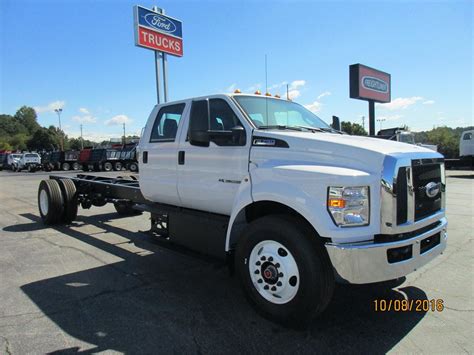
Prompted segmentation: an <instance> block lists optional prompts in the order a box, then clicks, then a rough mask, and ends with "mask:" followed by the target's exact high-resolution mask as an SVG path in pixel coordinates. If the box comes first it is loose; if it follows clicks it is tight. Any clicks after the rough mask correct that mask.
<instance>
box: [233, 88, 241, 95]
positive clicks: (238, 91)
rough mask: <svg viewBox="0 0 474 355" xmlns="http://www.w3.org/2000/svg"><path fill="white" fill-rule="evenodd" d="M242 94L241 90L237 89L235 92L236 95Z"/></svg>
mask: <svg viewBox="0 0 474 355" xmlns="http://www.w3.org/2000/svg"><path fill="white" fill-rule="evenodd" d="M241 93H242V91H240V89H235V90H234V94H241Z"/></svg>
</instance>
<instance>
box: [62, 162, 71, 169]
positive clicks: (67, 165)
mask: <svg viewBox="0 0 474 355" xmlns="http://www.w3.org/2000/svg"><path fill="white" fill-rule="evenodd" d="M61 169H62V170H64V171H68V170H70V169H71V165H70V164H69V163H63V165H61Z"/></svg>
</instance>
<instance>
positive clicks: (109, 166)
mask: <svg viewBox="0 0 474 355" xmlns="http://www.w3.org/2000/svg"><path fill="white" fill-rule="evenodd" d="M103 167H104V171H112V170H114V166H113V164H112V163H111V162H110V161H106V162H105V163H104V166H103Z"/></svg>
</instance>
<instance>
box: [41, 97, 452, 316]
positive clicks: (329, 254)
mask: <svg viewBox="0 0 474 355" xmlns="http://www.w3.org/2000/svg"><path fill="white" fill-rule="evenodd" d="M138 152H139V154H138V161H139V167H140V176H139V178H132V177H122V178H110V177H101V176H99V175H88V174H80V175H77V176H75V177H62V176H60V175H52V176H50V178H49V179H47V180H43V181H42V182H41V183H40V185H39V190H38V205H39V212H40V215H41V218H42V220H43V222H44V223H45V224H48V225H49V224H56V223H66V224H67V223H70V222H71V221H73V220H74V219H75V218H76V216H77V213H78V206H81V207H82V208H90V207H91V206H103V205H105V204H107V203H113V204H114V206H115V209H116V210H117V212H118V213H119V214H121V215H133V214H135V213H141V212H147V213H150V220H151V229H150V231H151V232H152V233H153V234H154V235H156V236H157V237H159V238H162V240H165V241H166V242H167V243H174V244H177V245H180V246H185V247H187V248H190V249H193V250H195V251H198V252H200V253H204V254H208V255H211V256H214V257H218V258H221V259H222V260H225V261H226V262H227V263H228V264H229V265H231V266H232V267H233V269H234V270H235V273H236V275H237V277H238V279H239V281H240V284H241V286H242V288H243V290H244V293H245V295H246V296H247V298H248V300H249V301H250V303H251V304H252V305H253V306H255V307H256V308H257V309H258V310H259V312H260V313H261V314H263V315H265V316H266V317H268V318H270V319H272V320H274V321H278V322H282V323H285V324H301V322H307V321H309V320H311V319H313V318H314V317H316V316H317V315H318V314H320V313H321V312H323V311H324V309H325V308H326V307H327V305H328V304H329V302H330V300H331V297H332V294H333V289H334V285H335V282H345V283H353V284H366V283H374V282H381V281H387V280H393V279H397V278H400V277H403V276H405V275H407V274H409V273H411V272H413V271H415V270H418V269H419V268H420V267H422V266H424V265H425V264H428V263H429V262H430V261H431V260H433V259H434V258H436V257H438V256H439V255H440V254H442V252H443V250H444V249H445V248H446V243H447V236H448V234H447V220H446V216H445V174H444V161H443V156H442V155H441V154H439V153H437V152H435V151H433V150H429V149H426V148H423V147H419V146H416V145H410V144H404V143H399V142H396V141H386V142H384V144H383V145H381V144H380V140H379V139H375V138H368V137H357V136H349V135H343V134H340V132H338V131H336V130H334V129H332V128H331V127H330V126H328V125H327V124H326V123H325V122H323V121H322V120H321V119H320V118H319V117H317V116H316V115H314V114H313V113H312V112H310V111H308V110H307V109H305V108H304V107H303V106H301V105H299V104H297V103H295V102H292V101H288V100H284V99H280V98H273V97H266V96H261V95H246V94H237V93H235V94H218V95H211V96H205V97H197V98H192V99H188V100H181V101H175V102H170V103H165V104H161V105H157V106H155V107H154V109H153V111H152V112H151V114H150V116H149V118H148V121H147V124H146V126H145V128H144V131H143V135H142V137H141V139H140V142H139V147H138ZM348 302H350V300H348Z"/></svg>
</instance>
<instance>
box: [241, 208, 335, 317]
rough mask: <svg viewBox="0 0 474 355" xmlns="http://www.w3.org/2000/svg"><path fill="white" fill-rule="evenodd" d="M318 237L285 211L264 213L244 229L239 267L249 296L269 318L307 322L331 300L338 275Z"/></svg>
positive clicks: (255, 305) (243, 285) (252, 302)
mask: <svg viewBox="0 0 474 355" xmlns="http://www.w3.org/2000/svg"><path fill="white" fill-rule="evenodd" d="M317 238H318V236H316V235H314V232H313V231H312V230H310V229H309V228H305V227H304V226H302V223H301V222H300V221H298V220H297V219H294V218H291V217H288V216H284V215H281V216H280V215H278V216H265V217H262V218H259V219H257V220H255V221H253V222H252V223H251V224H250V225H249V226H248V227H247V228H246V230H245V231H244V232H243V235H242V236H241V239H240V240H239V242H238V244H237V249H236V253H235V263H236V265H235V266H236V268H235V269H236V271H237V274H238V277H239V279H240V282H241V284H242V287H243V289H244V292H245V295H246V297H247V298H248V300H249V301H250V303H251V304H252V305H253V306H254V307H255V308H256V309H257V311H259V312H260V313H262V314H263V315H264V316H265V317H267V318H269V319H271V320H274V321H277V322H280V323H284V324H287V325H291V326H304V325H306V324H307V323H308V322H309V321H310V320H311V319H313V318H314V317H315V316H317V315H318V314H320V313H321V312H322V311H323V310H324V309H325V308H326V307H327V305H328V304H329V301H330V300H331V297H332V293H333V289H334V274H333V269H332V265H331V262H330V260H329V256H328V255H327V252H326V250H325V248H324V245H323V244H322V243H321V242H320V241H319V240H318V239H317Z"/></svg>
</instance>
